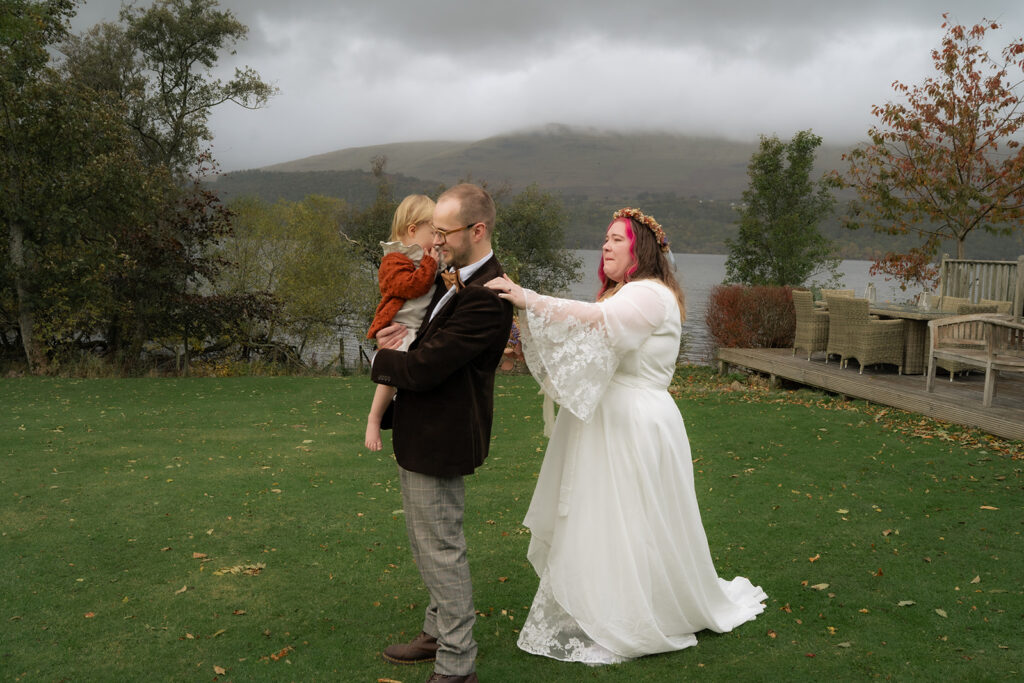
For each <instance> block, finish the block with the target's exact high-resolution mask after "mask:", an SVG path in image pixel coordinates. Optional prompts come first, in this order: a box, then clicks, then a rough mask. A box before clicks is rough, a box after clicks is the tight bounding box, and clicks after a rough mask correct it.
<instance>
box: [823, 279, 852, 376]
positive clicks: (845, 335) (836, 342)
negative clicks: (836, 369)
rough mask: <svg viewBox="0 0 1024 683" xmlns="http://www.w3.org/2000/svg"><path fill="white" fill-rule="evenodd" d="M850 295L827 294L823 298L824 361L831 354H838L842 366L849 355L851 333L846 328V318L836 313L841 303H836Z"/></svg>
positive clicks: (827, 359) (826, 360)
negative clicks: (825, 320)
mask: <svg viewBox="0 0 1024 683" xmlns="http://www.w3.org/2000/svg"><path fill="white" fill-rule="evenodd" d="M850 298H852V297H846V296H836V295H829V296H828V297H826V298H825V303H826V304H827V305H828V341H826V342H825V362H826V363H828V361H829V359H830V358H831V357H832V356H839V366H840V367H842V366H843V364H844V363H845V362H846V357H847V355H849V349H850V341H851V339H852V335H851V333H850V331H849V329H848V325H847V322H848V321H847V319H846V318H845V317H843V316H840V315H839V314H837V313H836V311H837V310H838V308H839V307H840V306H841V305H842V304H841V303H837V302H838V301H839V300H840V299H850Z"/></svg>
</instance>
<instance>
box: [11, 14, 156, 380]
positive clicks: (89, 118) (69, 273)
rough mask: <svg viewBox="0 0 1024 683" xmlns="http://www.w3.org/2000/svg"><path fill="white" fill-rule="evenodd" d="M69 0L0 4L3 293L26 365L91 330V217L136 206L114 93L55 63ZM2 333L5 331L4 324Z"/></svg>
mask: <svg viewBox="0 0 1024 683" xmlns="http://www.w3.org/2000/svg"><path fill="white" fill-rule="evenodd" d="M75 4H76V3H74V2H63V1H60V0H50V1H46V2H27V1H24V0H21V1H15V2H5V3H4V4H3V6H2V7H0V151H2V154H0V226H2V228H3V229H4V232H5V237H6V239H5V240H3V242H2V244H0V275H2V276H3V279H2V280H0V291H2V292H3V294H2V296H0V299H2V300H4V301H6V302H9V303H6V304H5V305H4V307H5V308H7V307H8V306H10V308H11V309H12V312H11V313H8V314H6V315H5V317H9V318H11V319H13V320H16V326H17V336H18V337H20V342H21V346H22V349H23V352H24V357H25V359H26V362H27V363H28V367H29V369H30V371H38V370H41V369H43V368H44V367H45V366H46V364H47V362H48V358H47V349H48V348H50V349H52V348H53V346H54V345H55V344H60V343H62V342H63V341H66V340H67V339H70V338H73V337H75V336H76V335H77V336H81V335H82V334H86V335H87V334H88V333H89V332H90V331H92V330H93V329H95V328H94V323H95V314H96V311H97V308H96V301H95V300H94V299H93V298H92V295H94V294H95V293H96V292H97V286H98V284H99V281H100V280H101V279H102V273H103V269H104V267H105V266H106V265H108V264H109V260H110V256H111V253H110V252H111V250H110V248H109V247H110V245H109V241H108V240H105V239H104V237H103V235H102V234H101V231H100V230H99V229H98V227H97V226H98V225H100V224H102V223H104V222H107V221H109V220H111V219H112V217H113V216H115V215H129V214H130V213H131V212H132V211H133V208H134V206H135V198H136V197H137V196H138V193H136V192H134V189H135V188H136V185H135V184H134V178H135V172H136V170H137V169H138V164H137V163H136V160H135V158H134V156H133V155H132V153H131V150H132V145H131V143H130V141H129V138H128V136H127V131H126V129H125V128H124V126H123V125H121V120H120V119H119V117H118V116H117V111H116V110H115V108H114V107H113V106H112V105H111V103H110V102H109V101H108V100H107V99H105V98H103V97H100V96H97V94H96V93H95V92H94V91H92V90H90V89H88V88H83V87H79V85H78V84H75V83H69V82H67V81H65V80H63V79H62V78H60V76H59V74H58V73H57V72H56V71H55V70H54V69H53V68H52V65H51V63H50V51H49V50H50V48H51V47H52V46H53V45H54V44H55V43H58V42H59V41H61V40H62V39H63V38H64V37H65V36H66V34H67V20H68V19H69V17H71V16H72V15H73V14H74V6H75ZM5 338H6V331H5Z"/></svg>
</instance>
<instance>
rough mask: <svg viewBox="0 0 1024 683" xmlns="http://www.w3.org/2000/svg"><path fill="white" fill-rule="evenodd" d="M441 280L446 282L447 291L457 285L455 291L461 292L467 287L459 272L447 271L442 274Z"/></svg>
mask: <svg viewBox="0 0 1024 683" xmlns="http://www.w3.org/2000/svg"><path fill="white" fill-rule="evenodd" d="M441 279H442V280H444V287H445V289H451V288H452V285H455V291H456V292H457V291H459V290H460V289H462V288H463V287H465V286H466V283H464V282H463V281H462V278H461V277H459V271H457V270H446V271H444V272H443V273H441Z"/></svg>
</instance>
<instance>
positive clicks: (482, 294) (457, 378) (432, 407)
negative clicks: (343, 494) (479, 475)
mask: <svg viewBox="0 0 1024 683" xmlns="http://www.w3.org/2000/svg"><path fill="white" fill-rule="evenodd" d="M502 272H503V270H502V267H501V264H500V263H498V260H497V259H496V258H494V257H493V256H492V257H491V258H490V260H488V261H487V262H486V263H484V264H483V266H481V267H480V269H479V270H477V271H476V272H475V273H473V275H472V276H471V277H470V278H469V280H468V281H467V282H466V287H465V288H463V289H462V290H461V291H459V292H457V293H456V294H455V295H454V296H453V297H452V298H451V299H449V300H448V301H447V302H446V303H445V305H444V308H442V309H441V310H440V311H438V312H437V315H435V316H434V318H433V320H431V319H430V317H429V314H428V315H427V316H426V317H425V318H424V319H423V324H422V325H421V326H420V330H419V334H418V336H417V337H416V340H415V341H414V342H413V343H412V346H411V347H410V348H409V351H408V352H405V353H403V352H401V351H394V350H391V349H381V350H380V351H378V352H377V355H376V356H375V357H374V360H373V369H372V371H371V377H372V379H373V381H374V382H377V383H378V384H388V385H391V386H394V387H398V395H397V397H396V398H395V400H394V401H393V403H392V407H391V408H389V411H393V412H392V415H391V424H392V428H393V430H394V431H393V434H392V443H393V444H394V447H395V457H396V458H397V459H398V464H399V465H401V466H402V467H404V468H405V469H407V470H410V471H412V472H419V473H421V474H429V475H433V476H436V477H455V476H461V475H466V474H472V473H473V471H474V470H475V469H476V468H477V467H479V466H480V465H481V464H482V463H483V461H484V458H486V457H487V450H488V447H489V446H490V440H491V423H492V419H493V415H494V372H495V370H496V369H497V367H498V363H499V362H501V358H502V354H503V352H504V349H505V344H506V343H507V342H508V335H509V330H510V328H511V326H512V304H510V303H509V302H507V301H504V300H502V299H500V298H498V295H497V294H496V293H495V292H493V291H491V290H489V289H487V288H486V287H483V286H482V285H483V284H484V283H485V282H487V281H488V280H491V279H493V278H496V277H499V276H500V275H501V274H502ZM438 280H440V278H438ZM444 292H445V288H444V286H443V285H440V286H438V288H437V291H436V292H435V293H434V302H433V304H432V306H431V308H433V306H434V305H436V303H437V300H439V299H440V298H441V297H442V296H443V295H444Z"/></svg>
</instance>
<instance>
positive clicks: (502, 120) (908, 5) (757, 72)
mask: <svg viewBox="0 0 1024 683" xmlns="http://www.w3.org/2000/svg"><path fill="white" fill-rule="evenodd" d="M121 4H122V3H121V0H87V2H85V4H84V5H83V6H82V7H81V8H80V10H79V14H78V17H77V18H76V20H75V22H74V24H73V28H74V29H75V30H76V31H79V30H83V29H85V28H88V27H89V26H92V25H93V24H95V23H97V22H99V21H114V20H116V19H117V14H118V10H119V8H120V6H121ZM135 4H137V5H138V6H148V5H150V4H152V3H151V2H150V0H138V1H137V2H136V3H135ZM220 6H221V8H224V9H229V10H231V11H232V12H233V13H234V15H235V16H236V18H238V19H239V20H240V21H241V22H242V23H244V24H246V25H247V26H248V27H249V36H248V39H247V40H246V41H245V42H244V43H242V44H240V45H239V46H238V47H237V54H236V55H235V56H229V57H225V58H224V59H223V60H222V64H223V65H224V66H226V67H230V68H229V69H228V70H227V71H226V72H225V74H226V75H230V72H231V71H232V70H233V68H234V66H236V65H248V66H251V67H253V68H254V69H256V70H257V71H258V72H259V73H260V75H261V76H262V77H263V79H264V80H266V81H268V82H271V83H273V84H275V85H276V86H277V87H278V88H279V89H280V94H279V95H277V96H276V97H275V98H274V99H273V100H272V101H271V102H270V104H269V105H268V106H267V107H266V108H265V109H262V110H260V111H246V110H244V109H241V108H240V107H237V106H234V105H231V104H225V105H222V106H221V107H218V108H217V109H216V110H215V113H214V116H213V118H212V120H211V123H212V128H213V131H214V134H215V139H214V154H215V156H216V158H217V159H218V160H219V161H220V163H221V166H222V169H223V170H225V171H231V170H238V169H243V168H256V167H260V166H265V165H268V164H272V163H277V162H283V161H290V160H293V159H298V158H301V157H305V156H310V155H313V154H320V153H324V152H330V151H333V150H337V149H344V148H347V147H359V146H364V145H375V144H382V143H388V142H406V141H412V140H467V139H468V140H473V139H480V138H484V137H488V136H491V135H495V134H500V133H505V132H510V131H514V130H520V129H524V128H530V127H535V126H541V125H544V124H547V123H563V124H569V125H575V126H581V127H588V128H596V129H602V130H605V129H607V130H659V131H673V132H680V133H687V134H695V135H716V136H726V137H729V138H733V139H738V140H756V139H757V136H758V135H759V134H761V133H765V134H773V133H774V134H777V135H779V136H780V137H783V138H788V137H789V136H791V135H792V134H793V133H795V132H796V131H799V130H803V129H806V128H811V129H813V130H814V132H815V133H817V134H819V135H821V136H822V137H823V138H824V139H825V142H826V144H847V143H851V142H855V141H857V140H861V139H864V138H865V133H866V131H867V129H868V128H869V127H870V126H871V125H872V124H873V123H874V122H875V119H874V117H872V115H871V106H872V104H881V103H884V102H886V101H888V100H891V99H893V98H894V97H895V95H894V93H893V91H892V88H891V84H892V82H893V81H895V80H899V81H902V82H904V83H907V84H917V83H920V82H921V81H923V80H924V79H925V78H926V77H928V76H930V75H933V73H934V68H933V66H932V62H931V57H930V53H931V50H932V49H933V48H936V47H938V46H939V41H940V40H941V38H942V36H943V33H944V31H943V30H942V29H941V27H940V26H941V23H942V16H941V15H942V13H943V12H944V11H948V12H950V18H951V19H952V20H954V21H955V22H957V23H961V24H966V25H973V24H975V23H978V22H980V21H981V19H982V18H988V19H995V20H997V21H998V22H999V23H1000V24H1002V28H1001V29H1000V30H999V31H996V32H994V33H990V34H989V35H990V36H991V37H992V41H991V48H992V49H991V51H992V52H993V53H994V54H998V52H999V51H1000V50H1001V48H1002V47H1003V46H1005V45H1006V44H1007V43H1009V42H1010V41H1011V40H1012V39H1014V38H1017V37H1019V36H1020V35H1021V34H1022V33H1024V2H1022V1H1021V0H944V1H938V2H936V1H929V0H843V1H842V2H836V1H835V0H776V1H766V0H745V1H739V0H716V1H714V2H712V1H711V0H708V1H701V0H611V1H606V0H471V1H463V0H221V1H220Z"/></svg>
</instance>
